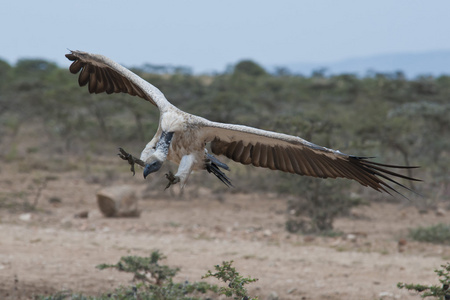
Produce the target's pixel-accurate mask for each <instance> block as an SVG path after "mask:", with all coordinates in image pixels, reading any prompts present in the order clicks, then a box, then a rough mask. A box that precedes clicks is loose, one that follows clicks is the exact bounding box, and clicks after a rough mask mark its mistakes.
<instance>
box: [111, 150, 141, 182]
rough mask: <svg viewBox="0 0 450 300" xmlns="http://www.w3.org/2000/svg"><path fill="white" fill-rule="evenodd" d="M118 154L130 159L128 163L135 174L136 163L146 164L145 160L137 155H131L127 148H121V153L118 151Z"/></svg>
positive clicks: (127, 159)
mask: <svg viewBox="0 0 450 300" xmlns="http://www.w3.org/2000/svg"><path fill="white" fill-rule="evenodd" d="M117 155H118V156H119V157H120V158H121V159H123V160H126V161H128V163H129V164H130V166H131V167H130V171H131V172H132V173H133V176H134V175H135V174H136V172H135V170H134V165H135V164H138V165H140V166H144V162H143V161H142V160H140V159H138V158H136V157H134V156H133V155H131V154H130V153H128V152H126V151H125V150H123V148H119V153H117Z"/></svg>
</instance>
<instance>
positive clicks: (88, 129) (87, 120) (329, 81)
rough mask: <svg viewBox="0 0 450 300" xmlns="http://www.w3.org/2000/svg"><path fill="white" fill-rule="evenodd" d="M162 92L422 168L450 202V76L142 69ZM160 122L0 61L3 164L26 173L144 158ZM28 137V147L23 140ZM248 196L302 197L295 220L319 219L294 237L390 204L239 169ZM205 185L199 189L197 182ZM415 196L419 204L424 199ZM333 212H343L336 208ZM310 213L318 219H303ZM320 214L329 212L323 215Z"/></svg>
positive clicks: (241, 67) (340, 188)
mask: <svg viewBox="0 0 450 300" xmlns="http://www.w3.org/2000/svg"><path fill="white" fill-rule="evenodd" d="M133 71H135V72H136V73H137V74H139V75H140V76H142V77H143V78H144V79H146V80H148V81H149V82H151V83H152V84H154V85H155V86H157V87H158V88H159V89H160V90H161V91H162V92H163V93H164V94H165V95H166V97H167V98H168V99H169V101H171V102H172V103H173V104H174V105H176V106H178V107H180V108H181V109H183V110H185V111H187V112H190V113H193V114H198V115H200V116H203V117H206V118H209V119H211V120H214V121H219V122H230V123H238V124H245V125H249V126H255V127H259V128H262V129H267V130H274V131H279V132H284V133H288V134H292V135H298V136H301V137H303V138H305V139H307V140H309V141H312V142H314V143H316V144H319V145H322V146H325V147H330V148H333V149H339V150H340V151H342V152H345V153H351V154H355V155H364V156H374V157H376V158H375V160H376V161H380V162H384V163H390V164H404V165H420V166H422V168H421V169H419V170H418V171H415V172H414V174H413V175H414V177H418V178H421V179H423V180H424V181H425V182H424V183H418V184H417V183H416V184H414V185H412V184H411V183H407V185H408V186H410V187H411V188H413V189H414V190H416V191H417V192H419V193H420V194H422V195H424V197H423V198H422V200H421V201H420V203H422V204H425V205H432V204H433V203H435V201H437V200H440V199H443V198H445V197H446V198H448V195H449V194H450V190H449V182H450V176H449V167H450V155H449V149H450V147H449V146H450V145H449V144H450V130H449V128H450V118H449V115H450V101H449V99H450V77H449V76H441V77H438V78H434V77H427V76H423V77H418V78H415V79H413V80H408V79H406V78H405V76H404V75H403V74H402V73H401V72H398V73H394V74H380V73H368V74H367V75H366V76H365V77H363V78H360V77H357V76H355V75H352V74H342V75H336V76H327V75H326V73H325V72H324V71H323V70H318V71H316V72H314V73H313V74H311V76H301V75H297V74H291V73H289V71H288V70H286V69H281V68H280V69H278V70H277V71H276V72H275V73H274V74H269V73H268V72H266V70H264V69H263V68H262V67H261V66H259V65H258V64H256V63H254V62H252V61H241V62H239V63H238V64H236V65H235V66H234V67H233V68H230V69H229V70H228V71H226V72H224V73H219V74H215V75H208V76H206V75H204V76H194V75H192V74H191V73H190V71H189V69H186V68H176V67H175V68H164V67H161V66H152V65H144V66H142V67H141V68H135V69H133ZM158 118H159V112H158V110H157V109H156V108H155V107H152V105H150V104H149V103H148V102H146V101H143V100H141V99H139V98H136V97H131V96H129V95H125V94H115V95H106V94H99V95H90V94H89V93H88V91H87V88H80V87H78V83H77V77H76V76H74V75H72V74H70V73H69V72H68V70H67V69H66V68H60V67H58V66H57V65H55V64H54V63H52V62H49V61H45V60H25V59H24V60H20V61H18V62H17V64H16V65H9V64H8V63H7V62H5V61H1V60H0V159H1V160H3V161H5V162H13V161H24V160H27V159H29V157H30V156H31V155H32V154H38V155H39V157H40V159H39V161H34V162H30V161H28V163H27V164H26V165H25V168H30V169H32V168H49V167H48V162H49V161H57V162H60V164H59V165H58V167H57V169H58V170H59V171H64V170H65V169H70V168H72V167H76V166H70V165H67V164H65V162H66V161H67V159H66V158H67V157H69V156H71V157H78V158H79V159H80V161H82V160H96V159H99V157H100V155H107V156H109V157H111V158H112V157H113V156H114V155H115V154H116V149H117V147H118V146H121V147H124V148H125V149H126V150H128V151H129V152H131V153H133V154H137V155H138V154H139V153H140V151H141V149H142V148H143V147H144V145H145V144H146V142H147V141H148V140H150V139H151V138H152V136H153V134H154V132H155V131H156V128H157V124H158ZM23 137H26V139H25V140H24V139H23ZM230 166H231V168H232V174H231V175H230V177H231V178H232V179H233V181H234V182H235V186H236V189H234V190H233V191H240V192H250V191H252V192H254V191H258V192H268V191H271V192H274V191H275V192H278V193H281V194H286V195H295V199H296V200H295V201H293V202H292V203H291V204H290V207H289V210H290V211H291V212H292V214H291V215H292V216H293V217H298V216H299V215H300V214H301V212H305V211H306V212H308V213H309V214H310V215H311V213H312V212H317V213H316V215H313V219H315V221H314V222H313V223H311V224H309V223H308V224H306V225H305V224H304V222H303V221H302V220H300V221H298V220H295V221H293V222H291V223H290V225H288V229H289V226H291V227H290V229H289V230H293V231H295V230H302V231H307V232H311V231H312V232H314V231H317V230H329V229H331V228H332V222H330V218H331V220H332V218H334V216H336V215H337V214H339V213H343V212H344V213H345V212H346V211H348V208H349V207H350V206H352V205H355V204H358V203H363V202H365V201H366V200H371V199H376V200H380V199H383V198H384V195H381V194H378V193H376V192H373V191H370V190H369V189H364V188H363V187H361V186H359V185H358V184H357V183H351V182H347V181H342V180H315V179H310V178H302V177H299V176H296V175H291V174H284V173H281V172H273V171H267V170H262V169H257V168H252V167H248V166H241V165H238V164H234V163H232V162H230ZM202 176H207V174H202V175H196V176H192V177H197V178H201V180H202V181H203V183H202V184H203V185H205V183H206V184H207V185H209V186H210V187H211V188H212V190H214V191H216V192H223V191H225V188H224V187H223V186H222V185H221V183H220V182H218V181H217V180H215V179H214V178H208V179H206V180H205V179H204V178H202ZM198 182H200V180H198V181H197V182H196V179H195V178H194V179H191V182H190V184H197V183H198ZM401 192H405V195H406V196H408V197H409V198H412V199H413V200H414V195H413V194H410V193H408V192H406V191H401ZM331 203H333V204H335V205H330V204H331ZM305 205H307V206H308V205H312V207H313V209H309V210H308V209H305ZM318 208H322V210H318Z"/></svg>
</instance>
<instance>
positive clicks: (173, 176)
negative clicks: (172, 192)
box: [164, 171, 180, 190]
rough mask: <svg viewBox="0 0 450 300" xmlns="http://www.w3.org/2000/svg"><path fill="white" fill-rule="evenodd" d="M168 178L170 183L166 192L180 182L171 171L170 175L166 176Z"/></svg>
mask: <svg viewBox="0 0 450 300" xmlns="http://www.w3.org/2000/svg"><path fill="white" fill-rule="evenodd" d="M166 178H167V179H168V180H169V183H167V185H166V188H165V189H164V190H167V189H168V188H169V187H170V186H171V185H172V184H176V183H178V182H180V177H178V176H175V175H174V174H173V173H172V172H170V171H169V173H167V174H166Z"/></svg>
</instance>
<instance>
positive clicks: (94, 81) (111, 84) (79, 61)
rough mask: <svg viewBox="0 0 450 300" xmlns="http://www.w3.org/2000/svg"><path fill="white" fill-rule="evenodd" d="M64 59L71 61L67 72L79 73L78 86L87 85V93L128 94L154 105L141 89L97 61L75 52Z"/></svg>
mask: <svg viewBox="0 0 450 300" xmlns="http://www.w3.org/2000/svg"><path fill="white" fill-rule="evenodd" d="M66 57H67V58H68V59H69V60H70V61H73V63H72V64H71V65H70V67H69V71H70V72H71V73H72V74H77V73H78V72H80V71H81V72H80V75H79V76H78V84H79V85H80V86H85V85H86V84H88V90H89V93H91V94H94V93H95V94H99V93H104V92H106V93H107V94H112V93H128V94H130V95H132V96H139V97H141V98H143V99H145V100H148V101H150V102H151V103H152V104H154V105H156V103H155V102H154V101H153V99H152V98H151V97H150V96H149V95H147V94H146V93H144V92H143V90H142V89H141V88H139V87H138V86H136V85H135V84H134V83H133V82H131V81H130V80H129V79H128V78H126V77H124V76H122V75H120V74H119V73H118V72H117V71H115V70H114V69H112V68H111V67H109V66H108V65H106V64H102V63H101V62H98V61H91V60H87V59H85V58H84V57H83V56H82V55H80V54H79V53H78V52H76V51H73V52H72V53H69V54H66Z"/></svg>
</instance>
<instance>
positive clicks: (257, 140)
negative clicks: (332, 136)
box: [197, 118, 420, 194]
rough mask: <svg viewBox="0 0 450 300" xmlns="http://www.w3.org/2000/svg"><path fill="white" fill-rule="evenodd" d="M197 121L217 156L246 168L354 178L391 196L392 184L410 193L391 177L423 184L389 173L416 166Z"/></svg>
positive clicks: (262, 131)
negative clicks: (396, 164) (396, 169)
mask: <svg viewBox="0 0 450 300" xmlns="http://www.w3.org/2000/svg"><path fill="white" fill-rule="evenodd" d="M197 122H198V127H199V128H200V129H199V130H201V132H202V137H203V138H204V139H205V141H207V142H211V150H212V152H213V153H214V154H216V155H221V154H222V155H225V156H226V157H228V158H230V159H232V160H234V161H236V162H239V163H242V164H244V165H249V164H251V165H254V166H256V167H263V168H269V169H272V170H280V171H284V172H289V173H295V174H299V175H306V176H313V177H321V178H337V177H342V178H348V179H353V180H356V181H358V182H359V183H360V184H362V185H364V186H369V187H371V188H373V189H375V190H377V191H379V192H386V193H388V194H390V192H389V190H390V191H394V192H397V191H396V190H395V189H394V188H392V187H391V186H390V185H389V184H388V183H389V182H391V183H394V184H397V185H399V186H401V187H403V188H406V189H408V190H409V188H407V187H406V186H404V185H403V184H401V183H399V182H398V181H396V180H394V179H392V178H391V177H394V178H395V177H397V178H403V179H407V180H413V181H420V180H418V179H415V178H411V177H408V176H405V175H402V174H399V173H396V172H393V171H391V170H390V169H391V168H402V169H409V168H416V167H409V166H393V165H385V164H379V163H375V162H373V161H370V160H368V157H357V156H352V155H347V154H344V153H341V152H340V151H337V150H332V149H328V148H325V147H321V146H318V145H315V144H313V143H310V142H308V141H306V140H304V139H302V138H299V137H296V136H291V135H287V134H282V133H276V132H272V131H266V130H261V129H257V128H253V127H248V126H242V125H232V124H223V123H217V122H211V121H209V120H206V119H203V118H198V119H197ZM389 176H391V177H389ZM397 193H398V192H397Z"/></svg>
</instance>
